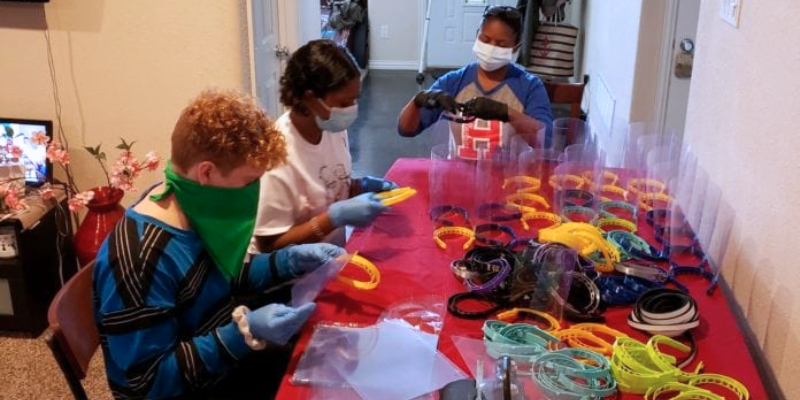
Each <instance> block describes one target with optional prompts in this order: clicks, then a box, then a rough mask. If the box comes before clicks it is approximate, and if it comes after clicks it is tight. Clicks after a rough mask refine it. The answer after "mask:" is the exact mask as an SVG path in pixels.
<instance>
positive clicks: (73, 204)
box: [68, 190, 94, 212]
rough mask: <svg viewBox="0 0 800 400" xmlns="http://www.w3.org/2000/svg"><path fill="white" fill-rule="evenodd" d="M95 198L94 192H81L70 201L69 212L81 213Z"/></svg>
mask: <svg viewBox="0 0 800 400" xmlns="http://www.w3.org/2000/svg"><path fill="white" fill-rule="evenodd" d="M93 198H94V192H93V191H91V190H87V191H85V192H80V193H78V194H76V195H75V197H73V198H71V199H69V202H68V203H69V210H70V211H72V212H76V211H80V210H82V209H83V208H84V207H86V205H87V204H89V202H90V201H92V199H93Z"/></svg>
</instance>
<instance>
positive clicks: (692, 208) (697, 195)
mask: <svg viewBox="0 0 800 400" xmlns="http://www.w3.org/2000/svg"><path fill="white" fill-rule="evenodd" d="M708 183H709V180H708V172H706V170H705V169H704V168H703V167H701V166H699V165H698V167H697V169H696V170H695V178H694V182H692V191H691V199H690V200H689V205H687V206H686V209H685V210H684V215H685V217H686V222H687V223H688V224H689V226H690V227H691V228H692V229H693V230H694V231H695V232H697V231H698V230H699V229H700V219H701V218H702V216H703V203H704V202H705V198H706V189H707V188H708Z"/></svg>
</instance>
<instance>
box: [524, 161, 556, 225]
mask: <svg viewBox="0 0 800 400" xmlns="http://www.w3.org/2000/svg"><path fill="white" fill-rule="evenodd" d="M560 155H561V152H559V151H556V150H553V149H531V150H529V151H526V152H524V153H522V154H520V157H519V163H518V164H517V174H518V175H521V176H529V177H531V178H534V179H536V180H538V181H539V190H538V191H536V193H537V194H539V195H540V196H543V197H544V198H545V199H546V200H547V201H548V204H550V207H544V206H542V207H541V208H542V209H541V211H547V212H552V204H553V188H552V187H551V186H550V183H549V179H550V177H551V176H552V175H553V173H554V172H555V169H556V167H557V166H558V158H559V156H560ZM537 211H539V209H537Z"/></svg>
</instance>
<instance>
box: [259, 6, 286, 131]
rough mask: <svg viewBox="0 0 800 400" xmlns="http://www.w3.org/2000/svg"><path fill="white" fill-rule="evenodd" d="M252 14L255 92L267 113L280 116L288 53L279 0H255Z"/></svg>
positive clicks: (275, 116)
mask: <svg viewBox="0 0 800 400" xmlns="http://www.w3.org/2000/svg"><path fill="white" fill-rule="evenodd" d="M252 16H253V53H254V55H253V59H254V60H253V61H254V64H255V65H254V67H255V77H254V79H255V86H256V95H257V96H258V99H259V100H260V101H261V105H262V106H264V109H266V110H267V113H268V114H269V115H270V116H272V117H273V118H277V117H278V116H280V115H281V114H282V113H283V108H282V107H281V103H280V96H279V94H278V92H279V90H280V85H279V82H280V77H281V74H282V73H283V68H282V60H283V59H284V58H286V57H288V55H289V49H288V48H287V47H286V46H285V45H282V44H281V42H280V23H281V21H280V18H279V14H278V0H253V1H252ZM285 22H286V21H284V23H285Z"/></svg>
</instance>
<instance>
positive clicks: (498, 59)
mask: <svg viewBox="0 0 800 400" xmlns="http://www.w3.org/2000/svg"><path fill="white" fill-rule="evenodd" d="M521 30H522V16H521V14H520V13H519V11H518V10H517V9H516V8H514V7H508V6H494V7H490V8H487V9H486V11H485V12H484V14H483V20H482V21H481V26H480V30H479V31H478V37H477V38H476V40H475V46H474V47H473V49H472V50H473V52H474V53H475V56H476V57H477V61H476V62H472V63H470V64H469V65H467V66H465V67H463V68H461V69H458V70H456V71H452V72H449V73H447V74H446V75H444V76H442V77H441V78H439V79H438V80H437V81H436V82H434V83H433V85H432V86H431V88H430V89H429V90H425V91H422V92H419V93H417V95H416V96H414V98H413V99H411V101H409V102H408V104H406V106H405V107H404V108H403V110H402V111H401V112H400V118H399V120H398V124H397V130H398V132H399V133H400V135H401V136H409V137H410V136H416V135H418V134H419V133H420V132H422V131H423V130H424V129H425V128H427V127H428V126H430V125H431V124H433V123H434V122H436V121H437V120H438V119H439V115H440V114H441V112H442V111H443V110H444V111H448V112H451V113H455V112H457V111H461V112H462V113H463V114H464V115H466V116H474V117H477V118H480V119H485V120H499V121H503V122H508V123H509V124H511V126H512V127H513V128H514V130H515V131H516V132H536V131H538V130H539V129H541V128H542V125H544V126H545V127H546V128H547V137H548V138H550V136H551V132H552V124H553V116H552V111H551V109H550V101H549V99H548V97H547V91H546V90H545V88H544V85H543V84H542V81H541V80H540V79H539V78H538V77H537V76H536V75H534V74H532V73H530V72H528V71H526V70H525V69H523V68H522V67H520V66H519V65H517V64H514V63H513V60H515V59H516V58H517V54H518V51H519V47H520V45H521V43H520V39H521ZM546 141H547V142H549V141H550V140H549V139H548V140H546Z"/></svg>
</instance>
